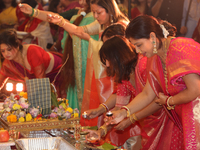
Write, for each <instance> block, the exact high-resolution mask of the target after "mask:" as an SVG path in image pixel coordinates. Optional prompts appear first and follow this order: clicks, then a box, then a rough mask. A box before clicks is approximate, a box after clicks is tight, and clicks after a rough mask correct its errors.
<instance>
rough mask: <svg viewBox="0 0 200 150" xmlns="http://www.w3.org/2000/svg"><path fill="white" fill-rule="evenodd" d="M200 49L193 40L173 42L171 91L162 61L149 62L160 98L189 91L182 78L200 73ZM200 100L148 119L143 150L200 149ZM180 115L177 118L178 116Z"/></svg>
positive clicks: (168, 63) (169, 55)
mask: <svg viewBox="0 0 200 150" xmlns="http://www.w3.org/2000/svg"><path fill="white" fill-rule="evenodd" d="M199 52H200V45H199V44H197V43H196V42H194V41H193V40H192V39H186V38H175V39H173V40H171V42H170V46H169V48H168V52H167V59H166V68H167V73H168V76H167V78H168V88H167V89H166V86H165V79H164V74H163V71H159V70H163V69H162V64H161V60H160V58H159V57H158V56H157V55H155V56H153V57H152V58H150V59H149V62H148V65H149V66H147V68H148V69H149V71H148V73H149V75H148V80H149V83H150V84H151V87H152V89H153V90H154V92H155V93H156V95H158V93H159V92H163V93H165V95H172V96H173V95H176V94H177V93H179V92H180V91H182V90H184V89H185V88H186V86H185V84H184V82H183V80H182V78H181V77H182V76H184V75H186V74H189V73H197V74H199V73H200V67H199V66H198V65H197V64H199V62H200V59H199V58H200V57H199V55H198V54H199ZM199 110H200V106H199V99H198V98H197V99H195V100H193V101H192V102H190V103H187V104H181V105H177V106H176V107H175V111H174V112H172V111H167V110H166V108H164V107H163V109H161V110H159V111H158V112H156V113H155V114H154V115H152V116H150V117H147V119H145V124H146V125H145V126H144V130H145V132H146V134H147V137H146V138H144V139H143V143H142V144H143V149H156V150H159V149H165V150H169V149H172V150H173V149H186V150H197V149H199V148H200V147H199V145H200V139H199V137H200V135H199V129H200V124H199V122H200V121H199V120H200V117H199V114H200V113H199ZM175 113H176V114H175Z"/></svg>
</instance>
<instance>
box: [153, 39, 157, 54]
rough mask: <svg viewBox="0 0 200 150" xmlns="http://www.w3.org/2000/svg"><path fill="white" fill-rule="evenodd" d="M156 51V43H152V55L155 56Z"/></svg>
mask: <svg viewBox="0 0 200 150" xmlns="http://www.w3.org/2000/svg"><path fill="white" fill-rule="evenodd" d="M157 52H158V51H157V48H156V42H155V41H153V53H154V54H156V53H157Z"/></svg>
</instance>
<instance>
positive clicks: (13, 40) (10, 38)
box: [0, 28, 23, 51]
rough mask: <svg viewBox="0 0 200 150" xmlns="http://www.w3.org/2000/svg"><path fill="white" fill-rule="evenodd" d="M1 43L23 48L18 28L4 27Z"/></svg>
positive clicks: (0, 37) (0, 35)
mask: <svg viewBox="0 0 200 150" xmlns="http://www.w3.org/2000/svg"><path fill="white" fill-rule="evenodd" d="M0 44H6V45H9V46H11V47H14V48H17V47H19V50H20V51H22V49H23V46H22V44H21V42H20V41H19V39H18V38H17V33H16V30H15V29H12V28H9V29H4V30H2V31H1V32H0Z"/></svg>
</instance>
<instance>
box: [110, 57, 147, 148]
mask: <svg viewBox="0 0 200 150" xmlns="http://www.w3.org/2000/svg"><path fill="white" fill-rule="evenodd" d="M146 62H147V58H146V57H143V56H142V55H139V58H138V63H137V65H136V68H135V86H136V88H134V87H133V85H132V84H131V82H130V81H122V83H120V84H118V86H117V98H116V105H115V106H117V107H122V106H126V105H127V104H128V103H129V102H130V101H131V100H132V99H133V98H134V97H135V96H136V95H137V94H138V93H140V92H141V91H142V89H143V88H144V85H145V83H146V80H147V78H146ZM140 134H141V129H140V126H139V124H138V123H135V124H132V125H130V126H129V127H127V128H126V129H124V131H119V130H116V129H115V128H112V129H111V130H110V131H109V134H107V136H106V138H109V139H110V141H111V142H112V143H113V144H115V145H117V146H122V145H123V144H124V143H125V142H126V141H127V140H128V139H129V138H130V137H133V136H138V135H140ZM138 142H140V141H138ZM131 144H132V146H133V147H134V148H137V149H138V147H137V146H136V145H137V141H135V143H131ZM134 144H135V145H134ZM139 146H141V144H139Z"/></svg>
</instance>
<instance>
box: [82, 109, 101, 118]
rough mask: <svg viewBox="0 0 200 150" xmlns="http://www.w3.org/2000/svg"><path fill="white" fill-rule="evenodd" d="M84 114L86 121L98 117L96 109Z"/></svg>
mask: <svg viewBox="0 0 200 150" xmlns="http://www.w3.org/2000/svg"><path fill="white" fill-rule="evenodd" d="M85 112H86V113H87V117H86V119H88V120H90V119H93V118H95V117H97V116H99V111H98V108H97V109H89V110H87V111H85Z"/></svg>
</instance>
